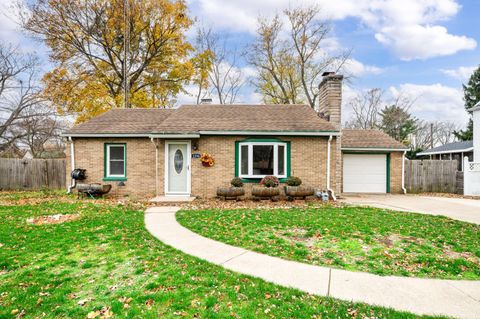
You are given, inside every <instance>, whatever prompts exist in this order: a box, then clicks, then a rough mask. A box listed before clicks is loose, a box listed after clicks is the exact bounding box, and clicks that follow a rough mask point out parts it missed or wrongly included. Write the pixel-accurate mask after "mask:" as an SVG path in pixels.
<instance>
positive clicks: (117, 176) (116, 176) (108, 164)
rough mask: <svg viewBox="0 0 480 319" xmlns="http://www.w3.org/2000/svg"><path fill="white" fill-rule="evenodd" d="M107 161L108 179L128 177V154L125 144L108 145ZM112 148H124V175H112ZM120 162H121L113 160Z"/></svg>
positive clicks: (106, 175)
mask: <svg viewBox="0 0 480 319" xmlns="http://www.w3.org/2000/svg"><path fill="white" fill-rule="evenodd" d="M106 146H107V159H106V165H107V171H106V174H105V177H106V178H111V177H113V178H125V177H127V176H126V172H125V171H126V166H127V154H126V153H125V150H126V145H125V144H107V145H106ZM110 147H123V174H110ZM113 161H117V162H120V160H113Z"/></svg>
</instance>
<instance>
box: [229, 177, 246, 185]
mask: <svg viewBox="0 0 480 319" xmlns="http://www.w3.org/2000/svg"><path fill="white" fill-rule="evenodd" d="M230 184H231V185H232V186H233V187H243V182H242V179H241V178H240V177H234V178H232V180H231V181H230Z"/></svg>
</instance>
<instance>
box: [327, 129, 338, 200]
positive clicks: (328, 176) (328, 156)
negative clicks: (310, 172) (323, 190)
mask: <svg viewBox="0 0 480 319" xmlns="http://www.w3.org/2000/svg"><path fill="white" fill-rule="evenodd" d="M332 139H333V135H330V136H329V137H328V142H327V191H328V193H329V194H330V196H332V199H333V200H334V201H336V200H337V197H336V196H335V192H334V191H333V190H332V189H331V188H330V162H331V161H330V157H331V150H330V149H331V145H332Z"/></svg>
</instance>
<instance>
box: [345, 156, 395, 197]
mask: <svg viewBox="0 0 480 319" xmlns="http://www.w3.org/2000/svg"><path fill="white" fill-rule="evenodd" d="M343 192H344V193H386V192H387V155H385V154H375V155H373V154H343Z"/></svg>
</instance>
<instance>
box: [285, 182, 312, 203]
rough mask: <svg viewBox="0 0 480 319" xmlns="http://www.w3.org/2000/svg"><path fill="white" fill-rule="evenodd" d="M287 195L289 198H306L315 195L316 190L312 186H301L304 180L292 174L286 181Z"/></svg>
mask: <svg viewBox="0 0 480 319" xmlns="http://www.w3.org/2000/svg"><path fill="white" fill-rule="evenodd" d="M285 184H287V186H285V195H287V198H288V199H289V200H293V199H295V198H303V199H305V198H306V197H307V196H313V195H314V193H315V190H314V189H313V187H310V186H300V185H302V180H301V179H300V178H299V177H296V176H290V177H289V178H287V180H286V181H285Z"/></svg>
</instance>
